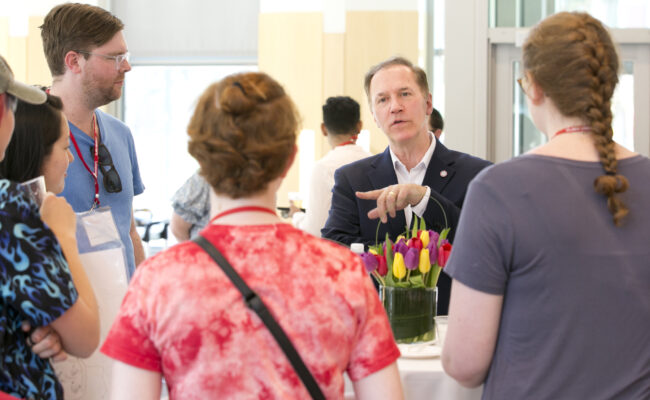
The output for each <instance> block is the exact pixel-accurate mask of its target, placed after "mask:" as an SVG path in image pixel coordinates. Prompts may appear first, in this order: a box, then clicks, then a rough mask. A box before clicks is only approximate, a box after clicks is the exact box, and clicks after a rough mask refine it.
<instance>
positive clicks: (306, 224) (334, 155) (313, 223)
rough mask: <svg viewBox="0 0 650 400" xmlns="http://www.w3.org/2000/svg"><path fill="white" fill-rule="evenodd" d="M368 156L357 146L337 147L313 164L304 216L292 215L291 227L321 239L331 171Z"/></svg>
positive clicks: (328, 207)
mask: <svg viewBox="0 0 650 400" xmlns="http://www.w3.org/2000/svg"><path fill="white" fill-rule="evenodd" d="M370 156H371V154H370V153H368V152H367V151H365V150H364V149H363V148H362V147H360V146H358V145H356V144H348V145H345V146H337V147H335V148H333V149H332V150H330V151H329V152H328V153H327V154H325V156H324V157H323V158H321V159H320V160H318V161H317V162H316V163H315V164H314V168H313V169H312V172H311V179H310V180H309V194H308V197H307V199H306V202H305V210H306V211H305V212H304V213H303V212H297V213H295V214H294V215H293V225H294V226H295V227H297V228H300V229H302V230H304V231H307V232H309V233H311V234H312V235H314V236H318V237H320V230H321V229H322V228H323V226H325V222H327V217H328V216H329V211H330V207H331V205H332V188H333V187H334V171H336V170H337V169H338V168H340V167H342V166H344V165H346V164H350V163H352V162H354V161H357V160H361V159H363V158H366V157H370Z"/></svg>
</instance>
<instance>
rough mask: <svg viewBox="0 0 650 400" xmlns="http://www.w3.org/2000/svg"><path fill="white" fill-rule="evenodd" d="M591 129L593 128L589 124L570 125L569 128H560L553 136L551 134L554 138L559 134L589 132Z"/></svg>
mask: <svg viewBox="0 0 650 400" xmlns="http://www.w3.org/2000/svg"><path fill="white" fill-rule="evenodd" d="M590 130H591V126H589V125H581V126H569V127H567V128H564V129H560V130H559V131H557V132H555V134H553V136H551V139H553V138H554V137H556V136H557V135H561V134H563V133H575V132H589V131H590Z"/></svg>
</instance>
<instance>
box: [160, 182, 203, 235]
mask: <svg viewBox="0 0 650 400" xmlns="http://www.w3.org/2000/svg"><path fill="white" fill-rule="evenodd" d="M172 208H173V209H174V211H173V212H172V217H171V219H170V220H169V228H170V229H171V231H172V234H173V235H174V237H176V240H178V241H179V242H183V241H185V240H189V239H191V238H194V237H196V235H198V234H199V232H200V231H201V230H202V229H203V228H205V226H206V225H207V224H208V222H210V185H208V183H207V182H206V181H205V179H203V177H201V175H200V174H199V172H198V171H197V172H195V173H194V174H192V176H190V177H189V179H188V180H187V181H185V183H184V184H183V186H181V187H180V188H179V189H178V190H177V191H176V193H174V196H173V197H172Z"/></svg>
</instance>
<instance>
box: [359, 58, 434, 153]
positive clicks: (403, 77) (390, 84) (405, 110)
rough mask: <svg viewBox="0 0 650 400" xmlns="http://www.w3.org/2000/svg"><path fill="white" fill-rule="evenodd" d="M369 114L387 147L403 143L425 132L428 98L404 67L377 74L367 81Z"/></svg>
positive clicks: (412, 75) (429, 102) (392, 67)
mask: <svg viewBox="0 0 650 400" xmlns="http://www.w3.org/2000/svg"><path fill="white" fill-rule="evenodd" d="M370 99H371V100H370V101H371V108H372V115H373V117H374V119H375V122H376V123H377V126H378V127H379V128H380V129H381V130H382V131H384V133H385V134H386V136H388V140H389V142H390V143H391V144H406V143H408V142H409V141H410V140H411V139H413V138H415V137H418V136H419V135H423V134H424V135H426V133H427V121H428V119H427V116H428V115H429V114H431V110H432V104H431V95H430V94H429V95H427V96H426V97H425V95H424V94H423V93H422V91H421V90H420V87H419V86H418V84H417V82H416V80H415V74H414V73H413V71H411V69H410V68H408V67H407V66H404V65H394V66H390V67H387V68H384V69H382V70H380V71H379V72H377V73H376V74H375V76H374V77H373V78H372V80H371V81H370Z"/></svg>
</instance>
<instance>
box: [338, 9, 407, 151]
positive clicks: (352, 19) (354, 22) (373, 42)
mask: <svg viewBox="0 0 650 400" xmlns="http://www.w3.org/2000/svg"><path fill="white" fill-rule="evenodd" d="M345 20H346V23H345V25H346V34H345V93H346V94H347V95H348V96H351V97H352V98H355V99H357V101H358V102H359V103H360V104H361V119H362V120H363V127H364V128H365V129H368V130H370V152H371V153H373V154H376V153H380V152H382V151H384V149H385V148H386V146H387V145H388V141H387V140H386V137H385V135H384V134H383V132H381V130H380V129H379V128H377V124H375V121H374V119H373V117H372V114H371V112H370V109H369V107H368V99H367V98H366V94H365V91H364V89H363V78H364V76H365V74H366V72H367V71H368V69H369V68H370V67H371V66H373V65H375V64H377V63H378V62H380V61H382V60H385V59H387V58H389V57H391V56H394V55H401V56H403V57H406V58H408V59H409V60H410V61H411V62H413V63H417V60H418V13H417V11H348V12H347V14H346V18H345Z"/></svg>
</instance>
